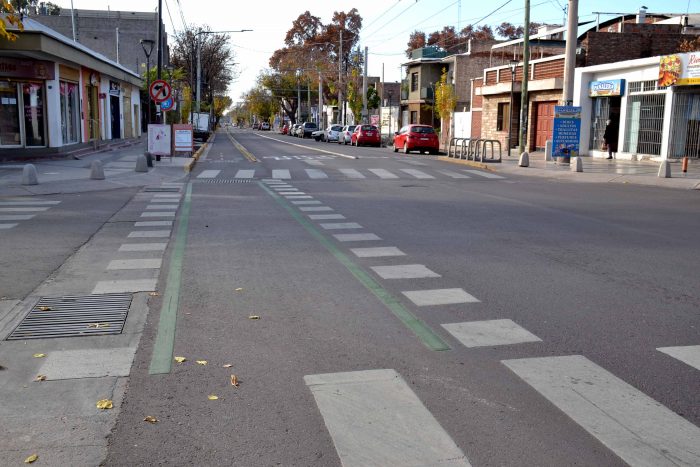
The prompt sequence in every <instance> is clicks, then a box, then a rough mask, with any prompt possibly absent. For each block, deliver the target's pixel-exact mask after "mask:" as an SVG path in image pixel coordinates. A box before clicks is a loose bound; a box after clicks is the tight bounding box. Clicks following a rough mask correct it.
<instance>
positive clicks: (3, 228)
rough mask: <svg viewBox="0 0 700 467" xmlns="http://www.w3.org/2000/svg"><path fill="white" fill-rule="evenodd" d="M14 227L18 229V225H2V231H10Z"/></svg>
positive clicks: (0, 226)
mask: <svg viewBox="0 0 700 467" xmlns="http://www.w3.org/2000/svg"><path fill="white" fill-rule="evenodd" d="M12 227H17V224H0V230H9V229H11V228H12Z"/></svg>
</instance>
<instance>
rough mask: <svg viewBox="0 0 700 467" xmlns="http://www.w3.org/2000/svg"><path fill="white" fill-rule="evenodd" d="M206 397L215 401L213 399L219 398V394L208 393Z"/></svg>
mask: <svg viewBox="0 0 700 467" xmlns="http://www.w3.org/2000/svg"><path fill="white" fill-rule="evenodd" d="M207 399H209V400H210V401H215V400H218V399H219V396H215V395H214V394H209V395H208V396H207Z"/></svg>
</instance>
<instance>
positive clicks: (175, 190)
mask: <svg viewBox="0 0 700 467" xmlns="http://www.w3.org/2000/svg"><path fill="white" fill-rule="evenodd" d="M143 191H165V192H169V193H179V192H180V189H179V188H177V187H174V186H173V187H170V186H147V187H146V188H144V190H143Z"/></svg>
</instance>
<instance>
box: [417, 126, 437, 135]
mask: <svg viewBox="0 0 700 467" xmlns="http://www.w3.org/2000/svg"><path fill="white" fill-rule="evenodd" d="M411 133H426V134H427V133H435V131H434V130H433V129H432V128H431V127H429V126H414V127H413V128H411Z"/></svg>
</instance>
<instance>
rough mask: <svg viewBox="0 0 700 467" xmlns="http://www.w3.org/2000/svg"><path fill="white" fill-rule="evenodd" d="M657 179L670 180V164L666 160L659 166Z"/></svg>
mask: <svg viewBox="0 0 700 467" xmlns="http://www.w3.org/2000/svg"><path fill="white" fill-rule="evenodd" d="M659 178H671V163H670V162H669V161H667V160H665V161H661V164H659Z"/></svg>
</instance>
